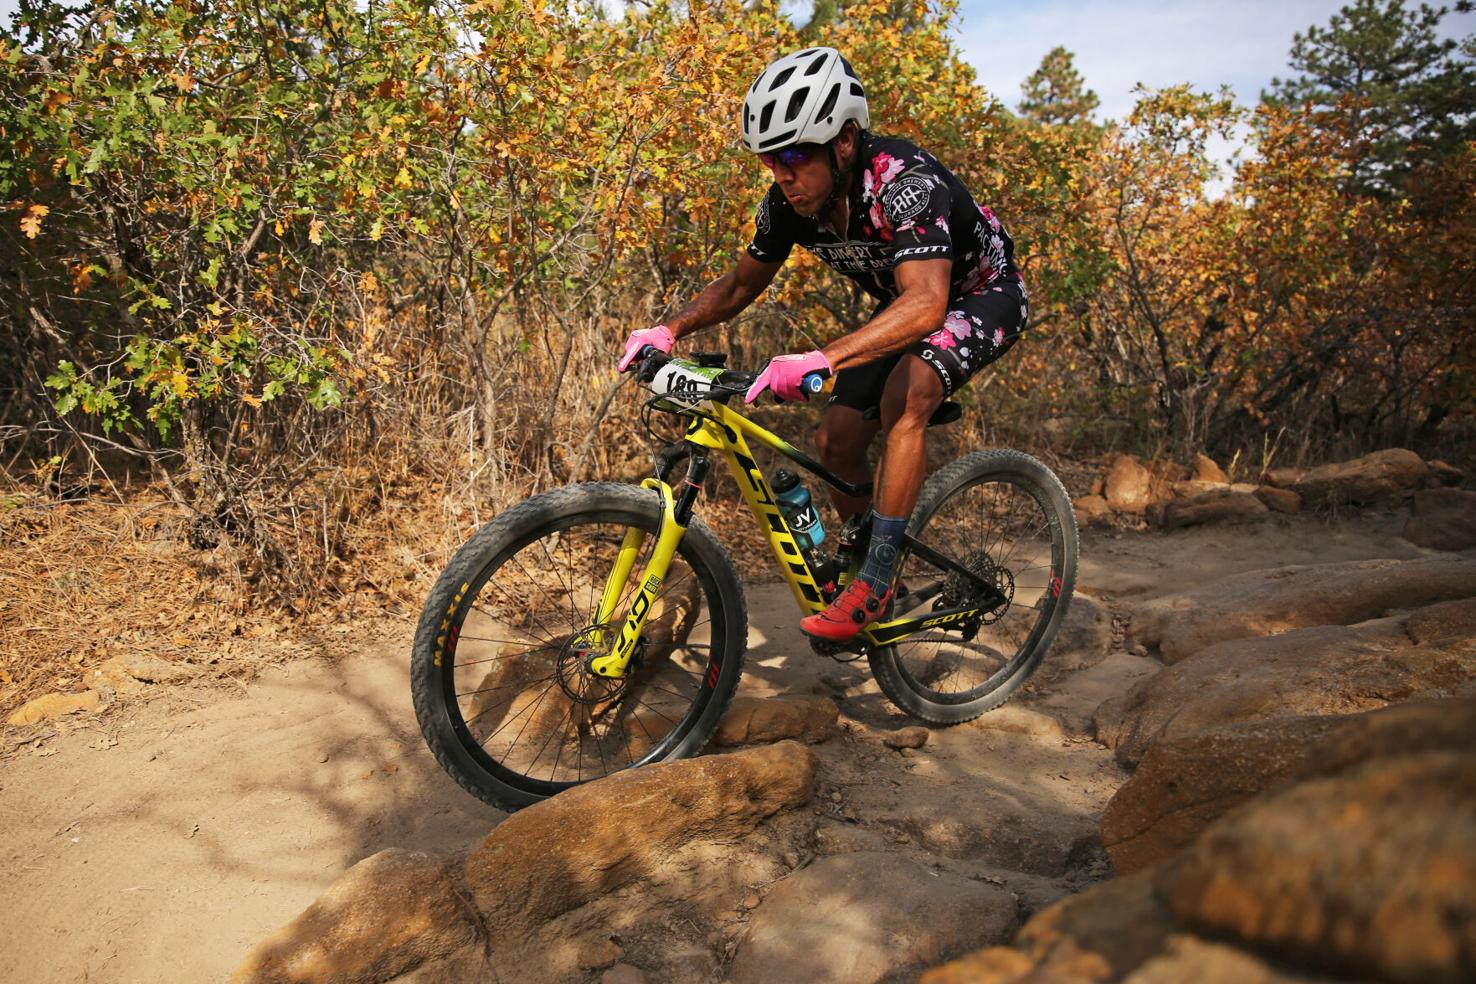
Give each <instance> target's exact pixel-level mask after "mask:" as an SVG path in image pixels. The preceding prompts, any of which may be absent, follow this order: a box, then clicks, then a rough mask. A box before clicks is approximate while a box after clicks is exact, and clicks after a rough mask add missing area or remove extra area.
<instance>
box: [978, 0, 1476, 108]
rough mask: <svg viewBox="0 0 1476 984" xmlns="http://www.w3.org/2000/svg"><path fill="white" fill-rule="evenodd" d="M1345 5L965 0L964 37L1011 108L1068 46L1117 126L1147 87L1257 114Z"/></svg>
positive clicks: (1472, 19)
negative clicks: (1227, 91)
mask: <svg viewBox="0 0 1476 984" xmlns="http://www.w3.org/2000/svg"><path fill="white" fill-rule="evenodd" d="M1343 6H1344V3H1343V0H1332V2H1323V0H1236V2H1234V3H1225V2H1213V0H1177V2H1158V0H1035V2H1033V3H1031V4H1028V5H1026V4H1003V3H997V2H994V0H962V2H961V4H960V8H959V20H960V23H959V25H958V30H957V36H958V39H959V47H960V49H961V51H962V52H963V55H964V57H965V58H966V59H967V60H968V62H969V63H970V64H971V65H973V67H974V69H975V71H976V72H977V73H978V75H979V81H980V82H981V83H983V85H984V87H985V88H987V89H988V90H989V91H990V92H992V93H994V95H995V96H997V97H998V98H1000V99H1002V100H1003V101H1004V102H1005V103H1007V104H1008V105H1010V106H1011V107H1013V106H1015V104H1016V103H1017V102H1018V101H1019V98H1020V85H1021V83H1022V82H1024V80H1025V78H1026V77H1027V76H1029V75H1030V73H1031V72H1033V71H1035V69H1036V68H1037V67H1039V65H1040V60H1041V58H1042V57H1044V56H1045V53H1046V52H1047V51H1050V50H1051V49H1052V48H1054V47H1055V46H1056V45H1062V46H1064V47H1065V48H1066V49H1067V50H1069V51H1071V52H1072V53H1073V54H1074V55H1075V56H1076V69H1077V71H1078V72H1080V73H1081V75H1082V76H1083V78H1084V80H1085V81H1086V84H1087V86H1088V87H1089V88H1091V89H1093V90H1095V91H1096V93H1097V95H1098V96H1099V97H1100V98H1101V100H1102V105H1101V107H1100V108H1099V110H1098V116H1099V117H1101V118H1108V119H1116V118H1121V117H1122V116H1125V115H1126V114H1127V112H1128V110H1130V109H1131V108H1132V106H1133V102H1134V99H1133V95H1132V90H1133V86H1134V85H1136V84H1137V83H1139V82H1142V83H1145V84H1147V85H1149V86H1152V87H1155V88H1158V87H1162V86H1168V85H1177V84H1178V83H1181V82H1189V83H1192V84H1193V85H1194V86H1195V87H1196V88H1202V89H1209V90H1213V89H1217V88H1218V87H1219V86H1220V85H1221V84H1222V83H1224V84H1227V85H1229V86H1230V87H1231V88H1232V89H1233V90H1234V92H1235V96H1236V100H1237V101H1238V102H1240V103H1243V104H1246V105H1254V104H1255V102H1256V101H1257V100H1258V99H1259V97H1260V93H1261V90H1262V89H1263V88H1265V87H1266V86H1268V85H1269V84H1270V82H1271V79H1272V77H1273V76H1278V75H1279V76H1282V77H1285V76H1286V75H1288V74H1289V72H1288V67H1287V55H1288V53H1289V52H1290V51H1291V44H1292V35H1293V34H1296V33H1297V32H1298V31H1306V29H1307V28H1308V27H1310V26H1312V25H1314V24H1316V25H1319V26H1323V25H1326V24H1327V22H1328V21H1329V20H1330V19H1331V18H1332V15H1333V14H1335V13H1337V12H1338V10H1339V9H1341V8H1342V7H1343ZM1417 6H1418V4H1417V3H1415V2H1413V0H1410V2H1407V3H1406V7H1407V8H1414V7H1417ZM1446 6H1453V4H1452V3H1447V4H1446ZM1441 27H1442V28H1443V33H1444V34H1445V35H1446V36H1447V37H1453V38H1457V39H1459V38H1463V37H1466V36H1467V35H1470V34H1473V33H1476V14H1448V15H1446V17H1445V19H1444V21H1443V22H1442V23H1441Z"/></svg>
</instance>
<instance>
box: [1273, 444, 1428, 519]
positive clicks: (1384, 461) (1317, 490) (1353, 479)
mask: <svg viewBox="0 0 1476 984" xmlns="http://www.w3.org/2000/svg"><path fill="white" fill-rule="evenodd" d="M1429 474H1430V468H1429V466H1428V465H1426V464H1425V462H1424V459H1422V458H1421V457H1420V456H1419V455H1417V454H1415V453H1414V452H1413V451H1406V450H1404V449H1403V448H1389V449H1387V450H1384V451H1375V452H1374V453H1373V454H1368V455H1364V456H1363V457H1362V458H1355V459H1354V460H1352V461H1344V462H1339V463H1337V464H1331V465H1323V466H1321V467H1319V468H1313V469H1312V470H1311V471H1308V472H1305V473H1304V474H1302V475H1300V476H1298V477H1297V478H1296V479H1295V480H1293V481H1292V482H1291V486H1290V487H1291V489H1292V491H1294V492H1296V493H1297V494H1298V495H1300V496H1301V497H1302V501H1303V502H1304V503H1305V504H1306V505H1308V506H1312V507H1314V508H1315V507H1326V506H1345V505H1352V506H1362V505H1368V504H1369V503H1373V502H1379V501H1381V500H1387V499H1395V498H1398V497H1400V496H1401V495H1403V494H1404V493H1406V492H1410V491H1413V490H1415V489H1419V488H1423V487H1424V486H1425V480H1426V479H1427V478H1428V477H1429ZM1266 484H1268V485H1275V484H1279V483H1278V482H1267V483H1266Z"/></svg>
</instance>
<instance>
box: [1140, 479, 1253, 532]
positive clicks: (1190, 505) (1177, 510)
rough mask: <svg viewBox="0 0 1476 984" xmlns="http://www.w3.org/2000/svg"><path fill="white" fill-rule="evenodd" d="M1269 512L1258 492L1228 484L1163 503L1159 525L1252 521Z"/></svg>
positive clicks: (1167, 527)
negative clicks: (1240, 489) (1241, 489)
mask: <svg viewBox="0 0 1476 984" xmlns="http://www.w3.org/2000/svg"><path fill="white" fill-rule="evenodd" d="M1269 513H1270V510H1268V509H1267V508H1266V505H1265V504H1264V503H1263V502H1261V500H1260V499H1258V498H1257V497H1256V496H1254V495H1252V494H1251V493H1249V492H1236V491H1234V490H1232V489H1230V488H1229V487H1228V486H1227V487H1225V488H1221V489H1214V490H1212V491H1208V492H1201V493H1199V494H1198V495H1194V496H1191V497H1189V498H1187V499H1174V500H1173V501H1171V502H1167V503H1164V505H1163V510H1162V514H1161V517H1159V518H1158V524H1157V525H1159V526H1161V527H1163V528H1164V529H1166V530H1177V529H1180V528H1182V527H1185V526H1199V525H1202V524H1204V523H1250V522H1257V521H1259V520H1262V519H1265V518H1266V516H1267V515H1268V514H1269Z"/></svg>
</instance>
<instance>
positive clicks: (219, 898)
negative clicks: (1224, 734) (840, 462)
mask: <svg viewBox="0 0 1476 984" xmlns="http://www.w3.org/2000/svg"><path fill="white" fill-rule="evenodd" d="M1403 520H1404V516H1403V514H1402V513H1394V512H1387V513H1378V514H1370V515H1366V516H1358V517H1347V518H1344V519H1342V520H1339V521H1335V522H1330V521H1326V520H1322V519H1318V518H1311V517H1297V518H1291V519H1288V518H1285V517H1278V518H1275V519H1272V520H1270V521H1268V522H1266V523H1264V524H1262V525H1260V526H1257V527H1251V528H1244V527H1242V528H1232V527H1221V528H1211V529H1198V530H1187V531H1178V532H1175V533H1171V534H1150V533H1143V534H1134V533H1126V534H1101V533H1087V534H1084V536H1083V551H1082V557H1083V559H1082V567H1081V573H1080V577H1079V583H1078V590H1079V591H1084V592H1086V593H1088V594H1090V595H1093V596H1095V597H1096V598H1098V599H1099V600H1101V601H1103V602H1104V603H1105V604H1107V605H1109V606H1110V607H1112V609H1113V610H1114V612H1116V613H1118V614H1125V613H1126V612H1127V611H1128V610H1129V609H1130V608H1131V606H1132V605H1133V604H1134V603H1136V602H1139V601H1142V600H1146V599H1149V598H1153V597H1158V596H1161V595H1166V594H1170V593H1174V592H1177V591H1181V590H1184V589H1186V588H1189V587H1192V586H1193V585H1196V584H1200V583H1203V582H1205V581H1208V580H1213V579H1215V578H1219V577H1223V576H1225V575H1227V574H1232V573H1236V572H1239V571H1245V570H1253V569H1258V568H1264V567H1272V566H1278V565H1281V564H1286V563H1330V562H1337V561H1343V560H1354V559H1366V558H1374V557H1409V556H1416V555H1419V554H1420V553H1422V551H1420V550H1418V549H1417V548H1414V547H1412V546H1410V545H1409V544H1407V543H1405V542H1404V541H1402V540H1401V539H1399V537H1398V532H1399V530H1400V528H1401V527H1402V524H1403ZM749 610H750V612H752V613H754V620H753V624H752V630H751V635H750V646H751V649H750V654H749V662H748V674H747V676H746V678H745V681H744V683H743V687H742V689H741V690H740V693H743V694H750V695H764V694H777V693H812V692H813V693H825V694H829V695H832V696H837V697H838V698H839V703H840V705H841V708H842V720H843V723H844V724H845V730H843V732H842V734H841V735H840V736H838V737H837V738H835V739H832V740H831V741H829V742H826V743H824V744H822V745H819V746H816V750H817V752H818V753H819V754H820V757H821V761H822V772H821V776H820V796H819V801H820V802H822V803H825V804H827V805H826V807H825V811H826V816H825V818H824V820H823V822H822V826H821V827H820V829H819V831H818V833H817V837H819V838H825V837H830V838H846V837H850V838H859V839H861V840H863V841H866V842H867V844H868V846H874V845H875V844H887V845H889V846H890V847H891V849H895V850H899V851H907V852H911V853H913V854H915V855H922V854H927V853H929V852H933V853H936V854H938V855H940V856H947V857H949V858H951V859H952V861H951V863H953V864H955V865H961V866H964V867H967V866H969V865H970V864H975V865H976V867H977V866H979V864H978V863H977V859H978V858H979V857H985V858H988V859H992V860H991V861H990V863H988V864H983V865H982V867H983V868H987V869H989V870H990V871H995V872H996V875H991V876H988V877H991V879H992V878H994V877H999V878H1000V879H1001V880H1003V881H1004V882H1005V883H1006V884H1009V885H1010V886H1011V887H1012V888H1013V889H1014V890H1016V891H1017V892H1018V894H1019V895H1020V896H1021V899H1022V902H1023V904H1024V905H1025V907H1026V908H1027V909H1029V908H1034V907H1037V906H1039V905H1042V904H1045V903H1046V902H1048V901H1050V900H1051V899H1052V898H1054V897H1057V896H1059V895H1061V894H1063V893H1065V892H1068V891H1072V890H1074V889H1076V888H1079V887H1080V886H1081V885H1082V884H1084V883H1085V882H1087V881H1090V880H1092V879H1093V878H1098V877H1102V876H1103V875H1104V874H1105V866H1104V865H1103V863H1102V861H1101V860H1100V853H1099V852H1095V853H1094V852H1093V850H1092V845H1091V843H1090V841H1091V839H1092V832H1093V831H1094V830H1095V826H1096V823H1097V821H1098V819H1099V818H1100V815H1101V811H1102V808H1103V807H1104V805H1105V804H1106V801H1107V800H1108V799H1109V798H1110V797H1111V795H1112V793H1113V791H1114V790H1115V789H1116V788H1117V786H1118V785H1120V784H1121V782H1122V781H1123V780H1124V779H1125V774H1124V773H1123V772H1122V771H1121V770H1120V769H1119V768H1118V767H1117V766H1116V764H1115V763H1114V762H1113V761H1112V759H1111V756H1110V754H1109V753H1108V752H1107V750H1106V749H1105V748H1103V747H1101V746H1099V745H1097V744H1096V743H1095V742H1093V741H1090V740H1087V739H1088V737H1089V735H1088V732H1087V729H1089V727H1090V715H1091V712H1092V710H1093V709H1094V708H1095V707H1096V705H1097V703H1099V702H1100V701H1101V700H1103V699H1105V698H1106V697H1109V696H1112V695H1113V694H1116V693H1120V692H1121V691H1122V690H1123V689H1125V688H1126V687H1128V686H1130V685H1131V684H1132V682H1133V681H1135V680H1136V679H1139V678H1141V677H1142V676H1143V675H1144V674H1147V673H1150V672H1153V671H1154V670H1156V669H1157V668H1158V664H1157V663H1155V662H1153V661H1151V660H1148V659H1144V658H1140V657H1136V656H1132V655H1130V654H1129V653H1127V652H1123V651H1121V650H1119V651H1116V652H1114V653H1112V654H1111V655H1110V656H1109V657H1108V658H1107V659H1105V660H1104V661H1102V662H1101V663H1099V664H1097V665H1096V666H1093V667H1091V668H1089V669H1085V670H1082V671H1080V672H1077V673H1073V674H1068V675H1066V676H1064V677H1060V678H1058V679H1057V680H1055V681H1054V682H1052V683H1050V684H1048V685H1044V686H1034V685H1032V686H1031V687H1029V688H1027V690H1026V692H1024V693H1022V695H1021V696H1020V697H1019V698H1017V700H1016V701H1015V702H1014V705H1015V706H1018V707H1022V708H1025V709H1028V710H1030V711H1035V712H1040V713H1042V714H1045V715H1049V716H1050V717H1051V718H1054V719H1055V720H1056V721H1057V722H1059V724H1060V725H1061V727H1062V729H1063V730H1062V731H1061V732H1058V733H1055V734H1041V735H1031V734H1010V733H1002V732H999V731H996V730H991V729H989V728H987V727H986V728H980V727H978V726H964V727H959V728H954V729H947V730H936V731H934V733H933V736H932V741H931V742H930V743H929V745H928V746H927V748H926V749H925V750H924V751H923V752H922V753H920V754H918V755H916V756H913V757H903V756H901V755H898V754H897V753H894V752H890V751H888V750H886V749H884V748H882V747H881V746H880V744H879V742H878V741H876V736H877V734H878V733H879V732H880V731H884V730H887V729H890V728H894V727H899V726H902V725H905V724H908V723H910V722H909V721H908V720H907V719H906V718H904V717H903V716H902V715H901V714H900V713H898V712H896V711H895V710H894V709H893V708H891V707H890V705H888V704H887V703H886V702H885V700H884V699H883V698H882V697H881V695H880V694H879V692H878V691H877V690H876V688H875V684H874V683H871V682H870V681H869V680H868V679H866V671H865V669H864V664H861V665H859V666H857V667H841V666H839V665H837V664H835V663H833V662H831V661H829V660H827V659H824V658H823V657H818V656H815V655H813V654H811V653H810V652H809V649H808V646H806V645H805V644H804V643H803V642H802V640H801V637H800V636H799V635H798V633H797V631H796V630H795V629H794V627H793V621H794V615H793V608H792V602H790V601H789V600H788V594H787V591H785V590H784V589H782V588H777V587H775V586H772V585H770V586H763V585H761V586H758V587H756V588H751V589H750V605H749ZM409 637H410V625H409V624H408V623H405V624H403V625H401V624H389V625H387V626H386V631H385V634H384V637H383V638H380V639H375V640H366V642H365V645H364V651H363V653H362V655H359V656H356V657H352V658H348V659H342V660H339V661H337V662H329V661H327V660H316V659H306V660H301V661H297V662H293V663H289V664H287V665H284V666H280V667H276V668H273V669H271V670H269V671H268V672H266V673H264V674H263V675H262V677H261V678H260V679H259V680H258V681H256V682H255V683H253V684H252V685H250V686H247V687H239V688H237V689H236V690H234V691H231V690H221V689H214V690H212V689H205V688H184V689H174V690H164V691H162V692H160V693H157V694H154V695H152V697H153V699H149V700H145V701H140V700H137V699H135V700H133V701H132V702H131V703H130V702H125V703H122V704H118V705H114V706H112V707H110V708H109V709H107V710H106V712H105V713H103V714H101V715H98V716H95V717H93V718H91V719H72V720H71V721H69V722H68V723H67V724H66V725H65V727H66V728H67V732H66V733H64V734H60V735H58V736H56V737H54V738H51V739H49V740H47V741H45V742H42V743H41V744H40V745H39V746H34V745H25V746H21V747H19V748H13V749H11V750H10V751H9V753H8V754H7V755H6V756H5V757H4V759H0V830H3V831H4V838H3V841H0V862H3V863H0V980H7V981H17V982H27V984H50V982H74V981H89V982H114V981H120V982H124V981H126V982H155V981H221V980H225V979H227V978H228V977H229V975H230V972H231V971H232V970H233V969H234V968H235V967H236V966H237V965H238V964H239V963H240V961H241V959H242V957H243V956H244V955H245V954H246V952H247V951H248V950H249V949H250V947H251V946H252V945H253V944H254V943H256V942H257V941H259V940H260V939H261V938H263V937H264V936H265V935H267V934H268V933H269V932H271V931H272V930H274V929H275V928H277V927H278V926H280V925H281V924H283V923H284V922H286V921H287V920H289V919H291V918H292V917H293V916H295V915H296V914H297V913H298V912H300V911H301V910H302V909H303V908H304V907H305V906H307V905H308V904H309V903H310V902H311V901H312V900H313V899H314V898H315V897H317V895H318V894H319V893H320V892H321V891H322V890H323V889H324V888H326V887H327V886H328V885H329V884H330V883H331V882H332V881H333V880H334V878H335V877H337V876H338V875H339V874H340V873H341V872H343V870H344V869H345V868H347V867H348V866H349V865H351V864H353V863H354V862H356V861H358V860H359V859H361V858H364V857H366V856H368V855H370V854H372V853H374V852H376V851H379V850H382V849H384V848H388V847H410V848H416V849H420V850H431V851H445V852H452V851H459V850H464V849H466V848H467V847H469V846H470V845H471V844H472V843H474V842H475V841H476V840H477V839H478V838H480V837H481V836H483V835H484V834H485V833H486V832H487V831H488V829H490V828H491V827H492V826H495V825H496V824H497V823H498V822H499V820H500V819H501V818H502V816H503V815H502V814H500V813H498V812H497V811H495V810H493V809H491V808H489V807H486V806H484V805H483V804H481V803H479V802H477V801H476V800H474V799H472V798H471V797H470V796H468V795H467V794H465V793H463V792H462V791H461V790H460V789H459V788H458V787H457V786H455V785H454V784H453V783H452V782H451V781H450V780H449V779H447V778H446V777H445V776H444V775H442V773H441V772H440V771H439V769H438V767H437V766H436V765H435V763H434V761H433V759H432V758H431V756H430V754H429V753H428V752H427V751H426V750H425V747H424V745H423V744H422V742H421V738H420V734H419V731H418V729H417V727H416V724H415V718H414V713H413V711H412V709H411V705H410V696H409V687H408V682H407V664H408V648H409ZM836 794H839V795H836ZM1063 858H1064V859H1065V860H1064V864H1063Z"/></svg>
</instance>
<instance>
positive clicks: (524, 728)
mask: <svg viewBox="0 0 1476 984" xmlns="http://www.w3.org/2000/svg"><path fill="white" fill-rule="evenodd" d="M633 519H634V517H632V515H631V514H629V513H623V512H618V511H612V512H608V513H598V512H592V513H582V514H578V515H575V516H570V517H566V518H562V519H558V520H553V521H550V522H547V523H544V524H542V525H540V526H537V527H535V528H533V529H531V530H529V531H527V532H525V533H523V534H522V535H520V536H518V537H517V538H515V539H514V540H513V541H512V542H511V543H510V544H508V545H507V546H506V547H505V548H504V549H503V550H501V551H499V552H498V554H497V555H496V556H495V557H494V558H493V559H492V561H491V562H490V563H489V564H488V565H487V566H486V567H485V568H484V569H483V571H482V572H480V574H479V576H478V579H477V580H476V581H475V582H473V583H472V584H471V585H470V588H471V595H470V603H469V604H466V603H464V604H462V605H461V606H459V612H458V614H460V615H461V618H460V621H459V624H458V625H457V627H456V638H455V642H454V647H453V648H452V649H451V659H450V662H449V665H447V666H444V667H442V674H441V688H442V700H443V704H444V706H445V707H446V709H447V711H448V713H449V716H450V718H451V720H450V724H451V728H452V731H453V733H454V734H455V736H456V740H457V743H458V744H459V745H460V746H461V747H462V748H463V749H465V750H466V751H467V752H468V753H469V754H470V756H471V758H472V759H473V760H474V761H475V763H476V764H477V765H478V766H479V767H480V768H482V769H483V770H485V771H486V772H487V773H488V774H489V775H491V776H492V777H493V778H494V779H496V780H497V781H499V782H502V783H504V784H506V785H509V786H512V787H514V788H515V789H518V790H520V791H522V792H526V793H532V794H535V795H541V796H547V795H552V794H554V793H556V792H558V791H560V790H561V789H565V788H568V787H569V786H573V785H576V784H578V783H581V782H588V781H590V780H593V779H598V778H600V777H602V776H605V775H609V774H611V773H613V772H617V771H619V770H621V769H625V768H629V767H631V766H634V765H641V764H644V763H647V762H654V761H660V760H662V759H665V758H668V757H671V756H673V755H674V754H678V749H679V748H680V747H681V746H682V745H683V744H684V741H685V739H687V738H688V736H690V735H691V734H692V733H693V730H694V728H695V727H696V725H697V722H698V720H699V719H700V718H701V717H702V715H703V712H704V710H705V709H706V707H707V706H708V703H709V702H710V701H711V700H712V699H713V695H714V689H713V685H712V684H713V683H715V681H716V676H717V670H716V668H717V667H718V666H719V665H720V663H721V658H722V655H723V654H722V653H721V652H715V650H714V645H715V643H714V640H719V641H720V640H723V639H724V638H726V631H727V626H726V624H725V620H726V617H727V616H726V614H725V612H724V610H723V606H722V605H720V604H718V603H717V599H718V596H717V587H716V584H715V582H714V579H713V577H712V575H711V573H710V572H708V571H707V570H705V569H704V568H703V566H702V565H701V564H700V563H694V560H693V557H692V556H691V552H690V551H688V550H687V549H686V544H685V543H684V545H683V549H682V550H679V552H678V554H677V556H676V557H675V558H674V559H673V562H672V566H671V569H670V571H669V572H668V575H667V577H666V579H665V581H664V583H663V585H662V588H661V591H660V593H659V594H658V596H657V599H656V601H655V602H654V603H653V605H652V607H651V611H650V614H649V615H648V617H647V621H646V627H645V630H644V632H643V633H642V636H641V641H640V643H639V644H638V646H637V650H636V655H635V658H634V660H633V662H632V665H631V667H630V669H629V671H628V672H627V674H626V676H625V677H624V678H622V679H620V680H610V679H606V678H601V677H596V676H594V675H593V674H591V673H589V672H588V670H587V666H588V660H589V659H590V658H591V657H592V656H594V655H602V654H603V653H604V652H606V651H608V647H609V645H610V644H611V643H612V642H613V640H614V638H615V637H616V635H617V634H618V631H619V625H620V621H621V620H622V619H623V618H624V616H625V614H626V610H627V607H628V605H629V601H630V598H631V597H632V596H633V595H634V593H635V590H636V588H637V587H638V585H639V583H640V580H641V575H642V572H643V571H644V570H645V566H646V561H647V559H648V558H649V555H650V553H651V550H652V548H653V546H654V544H655V534H656V529H657V519H656V514H655V512H654V510H653V511H652V512H651V514H650V515H649V516H644V517H641V518H640V519H638V520H635V521H634V523H633V522H632V521H633ZM631 525H637V526H639V527H640V528H642V529H644V530H645V531H646V533H647V534H648V535H647V536H646V537H645V540H644V542H643V544H642V545H641V548H640V551H639V553H638V555H637V557H636V559H635V563H634V565H633V567H632V568H631V573H630V574H629V576H628V577H627V578H626V579H625V582H624V583H623V584H621V585H619V587H618V595H619V601H618V603H617V604H616V605H615V607H614V609H613V612H612V614H611V617H610V618H609V619H608V620H607V621H606V622H605V623H604V624H597V618H596V609H597V607H598V602H599V598H600V595H601V592H602V591H603V589H604V587H605V583H606V580H607V578H608V577H609V575H610V572H611V571H612V570H613V569H614V567H615V561H616V557H617V555H618V553H619V550H620V545H621V542H622V540H623V539H624V537H625V533H626V530H627V529H628V528H629V527H630V526H631ZM718 644H719V645H720V642H719V643H718ZM683 751H684V752H685V751H690V750H685V749H684V750H683Z"/></svg>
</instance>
